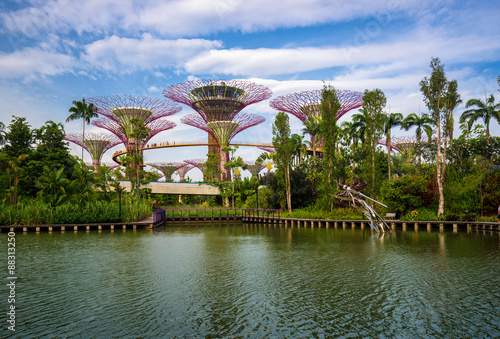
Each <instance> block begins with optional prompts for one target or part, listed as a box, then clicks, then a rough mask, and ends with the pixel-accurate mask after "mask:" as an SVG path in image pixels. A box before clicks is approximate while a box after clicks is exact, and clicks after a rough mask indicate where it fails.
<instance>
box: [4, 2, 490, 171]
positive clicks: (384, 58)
mask: <svg viewBox="0 0 500 339" xmlns="http://www.w3.org/2000/svg"><path fill="white" fill-rule="evenodd" d="M499 17H500V2H498V1H442V0H389V1H373V0H353V1H339V0H309V1H298V0H288V1H279V2H277V1H276V2H270V1H268V0H265V1H264V0H262V1H261V0H247V1H243V0H185V1H161V0H142V1H138V0H137V1H133V0H88V1H85V0H82V1H68V0H26V1H23V0H12V1H9V0H4V1H2V2H1V3H0V30H1V34H0V107H1V109H0V121H2V122H4V123H5V124H6V125H8V124H9V123H10V120H11V116H12V115H17V116H25V117H27V118H28V121H29V122H30V123H31V125H32V126H33V127H39V126H41V125H42V124H43V123H45V122H46V121H47V120H54V121H56V122H62V123H64V120H65V119H66V117H67V116H68V108H69V107H71V103H72V101H73V100H81V98H82V97H91V96H101V95H110V94H140V95H148V96H153V97H158V98H159V97H162V96H161V91H162V90H163V89H164V88H166V87H167V86H169V85H173V84H176V83H179V82H183V81H185V80H186V79H192V78H202V79H205V78H211V79H249V80H251V81H254V82H257V83H259V84H262V85H265V86H268V87H269V88H271V90H272V91H273V97H275V96H278V95H285V94H287V93H290V92H296V91H302V90H313V89H319V88H321V87H322V85H323V81H325V82H326V83H330V84H332V85H333V86H335V87H336V88H339V89H350V90H359V91H364V90H365V89H375V88H380V89H382V90H383V91H384V93H385V94H386V96H387V98H388V107H387V108H386V109H387V110H389V109H390V111H391V112H401V113H403V114H404V115H407V114H409V113H412V112H418V110H419V107H420V110H421V111H422V112H425V111H426V109H425V107H424V104H423V100H422V95H421V93H420V91H419V82H420V80H422V79H423V78H424V77H425V76H428V75H429V74H430V68H429V62H430V60H431V57H439V58H440V59H441V61H442V62H443V63H444V65H445V70H446V72H447V77H448V79H449V80H452V79H456V80H457V81H458V86H459V88H458V89H459V92H460V94H461V95H462V98H463V99H464V102H466V101H467V100H468V99H470V98H484V95H485V92H486V93H487V94H491V93H493V94H495V96H496V97H498V98H500V93H498V91H497V90H498V85H497V83H496V78H497V77H498V76H499V75H500V61H499V56H500V29H499V26H498V18H499ZM463 109H464V107H463V105H462V106H461V107H460V108H459V109H458V110H457V111H456V113H455V114H456V120H458V118H459V116H460V114H461V112H462V111H463ZM245 111H247V112H250V113H258V114H261V115H263V116H264V117H265V118H266V122H265V123H264V124H263V125H260V127H254V128H251V129H248V130H247V131H245V132H243V133H241V134H240V135H238V136H236V138H235V140H245V141H250V140H255V141H270V140H271V127H270V126H271V124H272V121H273V119H274V115H275V113H276V112H274V111H273V110H272V109H271V108H270V107H269V105H268V101H265V102H262V103H259V104H255V105H252V106H250V107H248V108H247V109H246V110H245ZM192 112H193V111H192V110H191V109H190V108H188V107H185V106H184V107H183V111H182V112H180V113H178V114H177V115H175V116H172V117H171V118H170V120H172V121H174V122H176V123H177V124H178V126H177V127H176V128H175V129H173V130H171V131H168V132H162V133H160V134H159V135H158V136H156V137H155V138H154V139H152V142H155V141H158V142H159V141H162V140H205V138H206V136H205V135H204V133H202V132H201V131H199V130H197V129H195V128H193V127H190V126H186V125H182V124H181V123H180V118H181V117H182V116H184V115H186V114H189V113H192ZM352 113H354V112H352ZM352 113H351V114H352ZM349 118H350V114H348V115H346V116H344V117H343V118H342V120H348V119H349ZM291 122H292V130H293V132H294V133H301V125H300V123H299V121H298V119H296V118H294V117H291ZM64 125H65V129H66V131H67V132H79V131H81V122H71V123H65V124H64ZM491 127H492V133H493V135H500V128H499V126H498V124H497V123H496V122H493V123H492V126H491ZM93 128H94V127H90V128H89V129H90V130H92V129H93ZM457 131H458V128H457ZM399 133H401V134H402V132H399V131H394V134H395V135H398V134H399ZM119 148H120V146H118V147H117V148H116V149H119ZM72 149H73V152H74V154H75V155H78V154H81V153H80V152H81V151H80V150H79V149H78V148H77V147H76V146H75V147H72ZM238 152H239V153H240V154H241V155H243V156H245V157H249V158H251V159H253V158H255V157H256V156H257V155H258V154H259V153H260V151H256V150H254V149H248V148H242V149H240V150H239V151H238ZM205 153H206V149H204V148H203V149H201V148H200V149H193V148H191V149H180V148H176V149H169V150H157V151H150V152H147V153H146V158H147V161H150V162H154V161H181V160H184V159H192V158H200V157H203V156H204V155H205ZM86 157H87V158H86V160H87V161H89V160H90V158H89V157H88V155H87V156H86ZM109 159H110V153H108V154H107V156H105V158H104V161H109ZM190 176H191V172H190Z"/></svg>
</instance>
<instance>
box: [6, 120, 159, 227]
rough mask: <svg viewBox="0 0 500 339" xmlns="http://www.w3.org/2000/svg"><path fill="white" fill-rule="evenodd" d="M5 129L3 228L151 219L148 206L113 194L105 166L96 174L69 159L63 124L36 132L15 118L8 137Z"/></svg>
mask: <svg viewBox="0 0 500 339" xmlns="http://www.w3.org/2000/svg"><path fill="white" fill-rule="evenodd" d="M1 127H2V131H1V132H2V143H3V144H4V146H3V147H2V148H0V225H14V224H24V225H26V224H44V223H47V224H61V223H94V222H117V221H138V220H143V219H146V218H148V217H149V216H151V207H150V206H151V204H150V202H149V201H148V200H146V199H144V198H143V199H141V198H139V197H136V196H132V195H130V194H127V193H123V191H122V190H120V189H119V188H118V190H120V194H119V195H118V194H117V191H116V190H117V188H114V189H112V186H116V185H114V183H116V181H115V178H116V175H115V171H112V170H110V169H109V168H106V167H105V166H101V167H100V168H98V169H97V171H96V172H94V171H93V168H88V167H87V166H86V165H85V164H84V163H83V162H81V161H80V160H78V159H76V158H75V157H74V156H72V155H70V154H69V149H68V145H67V143H66V142H65V141H64V137H65V132H64V128H63V126H62V124H60V123H55V122H53V121H48V122H46V123H45V124H44V125H43V126H41V127H40V128H38V129H32V128H31V126H30V125H29V123H28V122H27V121H26V119H25V118H19V117H14V118H13V120H12V121H11V123H10V125H9V126H7V128H6V129H7V131H6V132H5V127H4V124H3V123H2V126H1ZM122 198H123V199H122ZM120 206H121V208H120ZM120 210H121V211H120ZM120 212H122V213H121V214H120Z"/></svg>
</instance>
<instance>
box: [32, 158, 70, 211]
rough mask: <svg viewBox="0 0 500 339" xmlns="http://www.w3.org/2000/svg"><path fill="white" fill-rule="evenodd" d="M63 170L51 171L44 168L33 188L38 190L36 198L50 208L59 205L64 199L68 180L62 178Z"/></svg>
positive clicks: (47, 167)
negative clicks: (42, 200) (40, 199)
mask: <svg viewBox="0 0 500 339" xmlns="http://www.w3.org/2000/svg"><path fill="white" fill-rule="evenodd" d="M63 170H64V168H63V167H61V168H60V169H58V170H52V169H50V168H49V166H44V167H43V175H42V176H41V177H40V178H38V180H36V181H35V186H36V187H37V188H38V189H39V191H38V196H39V197H41V198H42V199H44V200H45V201H47V202H48V203H49V204H51V205H52V206H57V205H59V204H60V203H61V202H62V201H63V199H64V198H65V197H66V188H67V187H68V185H69V180H68V179H66V177H65V176H64V173H63Z"/></svg>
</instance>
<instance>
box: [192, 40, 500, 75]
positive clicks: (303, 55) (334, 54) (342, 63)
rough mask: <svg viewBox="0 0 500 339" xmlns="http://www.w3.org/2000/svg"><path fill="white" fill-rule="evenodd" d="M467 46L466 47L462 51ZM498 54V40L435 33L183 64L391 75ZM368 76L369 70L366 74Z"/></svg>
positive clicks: (227, 70) (228, 70)
mask: <svg viewBox="0 0 500 339" xmlns="http://www.w3.org/2000/svg"><path fill="white" fill-rule="evenodd" d="M464 46H467V48H464ZM499 51H500V41H499V40H491V36H486V37H482V36H474V35H469V36H460V37H456V38H444V37H441V36H439V35H436V32H434V33H433V34H429V33H427V32H423V33H417V34H414V35H413V36H407V35H405V36H404V37H401V38H400V40H399V41H392V42H384V43H373V44H367V45H362V46H354V47H345V48H342V47H320V48H317V47H309V48H284V49H269V48H259V49H225V50H211V51H208V52H206V53H202V54H200V55H197V56H195V57H194V58H193V59H191V60H188V61H187V62H186V64H185V69H186V71H187V72H191V73H222V74H231V75H246V76H269V75H280V74H294V73H300V72H308V71H315V70H321V69H327V68H332V67H349V66H354V65H356V66H357V67H359V66H360V65H377V64H380V63H390V64H386V65H377V69H375V68H373V69H371V70H370V72H372V73H373V74H377V73H381V72H383V73H388V72H389V71H391V72H395V71H400V70H402V69H408V68H412V67H415V66H417V67H418V66H421V65H422V64H424V63H425V64H427V63H428V62H429V60H430V57H432V56H438V55H439V56H440V57H441V58H442V59H444V60H450V61H454V62H464V61H474V62H477V61H479V60H483V61H485V60H486V61H492V60H496V58H497V55H498V53H499ZM367 72H368V70H367Z"/></svg>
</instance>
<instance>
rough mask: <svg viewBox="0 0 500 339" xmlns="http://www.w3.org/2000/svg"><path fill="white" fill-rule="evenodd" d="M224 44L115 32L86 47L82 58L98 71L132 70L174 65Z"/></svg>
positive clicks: (127, 71)
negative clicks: (138, 37)
mask: <svg viewBox="0 0 500 339" xmlns="http://www.w3.org/2000/svg"><path fill="white" fill-rule="evenodd" d="M221 46H222V43H221V42H220V41H211V40H203V39H178V40H162V39H158V38H154V37H153V36H152V35H151V34H149V33H144V34H143V35H142V37H141V38H140V39H133V38H121V37H118V36H116V35H113V36H111V37H108V38H105V39H102V40H98V41H95V42H93V43H91V44H89V45H87V46H85V55H84V56H83V57H82V58H83V59H84V60H85V61H87V62H88V63H90V64H91V65H92V67H94V68H97V69H99V70H104V71H114V72H120V73H130V72H132V71H135V70H138V69H149V68H156V67H173V66H176V65H177V64H178V63H180V62H181V61H183V60H185V59H188V58H191V57H193V56H194V55H196V54H198V53H200V52H202V51H205V50H208V49H211V48H218V47H221Z"/></svg>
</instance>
